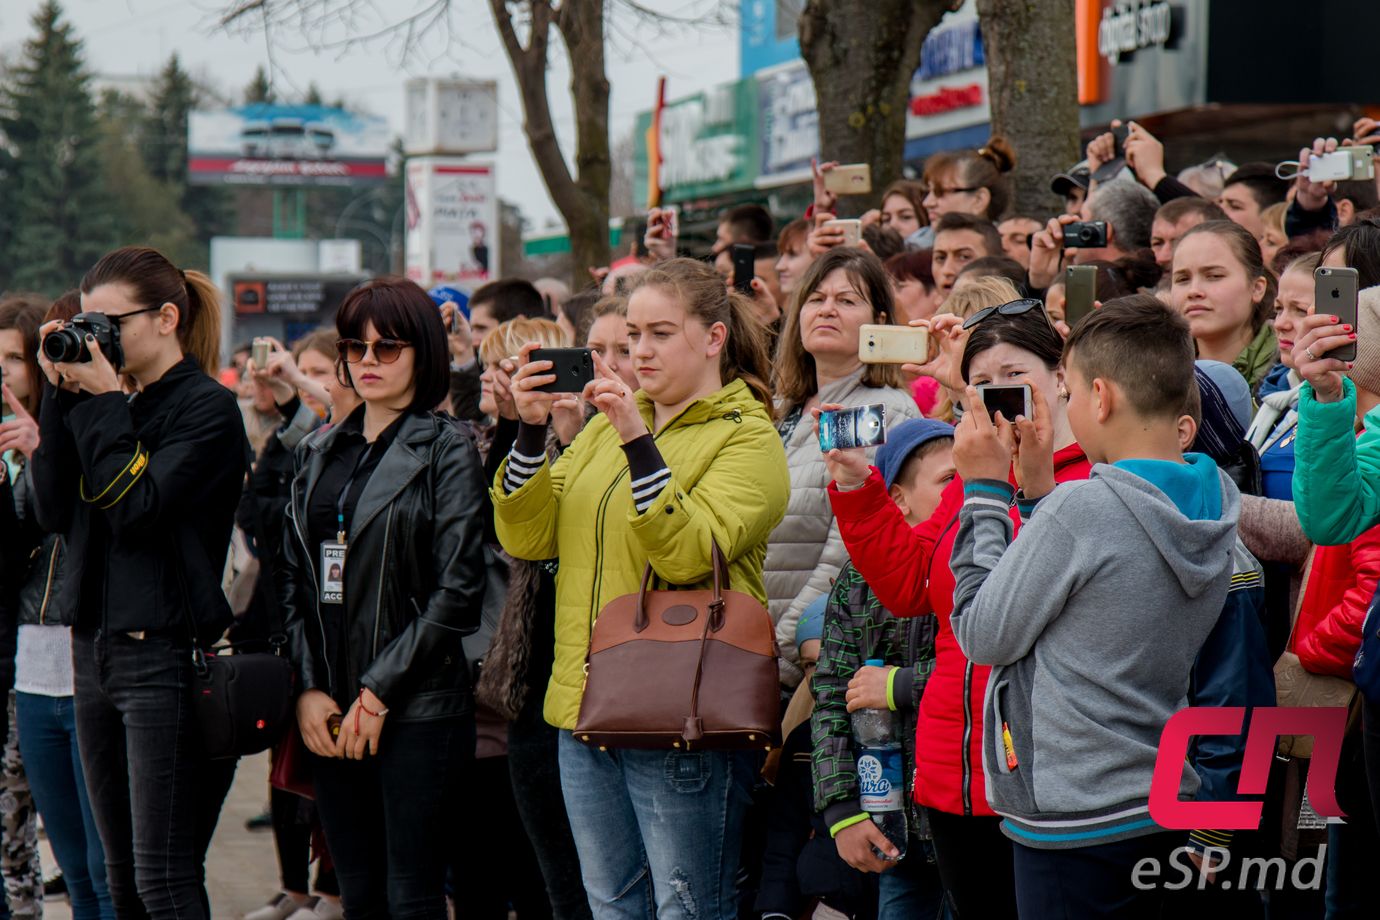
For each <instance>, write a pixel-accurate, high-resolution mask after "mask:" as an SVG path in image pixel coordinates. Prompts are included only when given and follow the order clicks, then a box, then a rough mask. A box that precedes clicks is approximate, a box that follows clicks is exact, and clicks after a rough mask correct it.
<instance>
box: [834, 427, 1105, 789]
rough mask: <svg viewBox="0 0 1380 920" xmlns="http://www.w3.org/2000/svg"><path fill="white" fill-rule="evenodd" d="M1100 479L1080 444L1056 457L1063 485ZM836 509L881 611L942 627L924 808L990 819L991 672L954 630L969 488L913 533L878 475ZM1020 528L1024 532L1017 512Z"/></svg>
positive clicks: (927, 706) (925, 744) (918, 768)
mask: <svg viewBox="0 0 1380 920" xmlns="http://www.w3.org/2000/svg"><path fill="white" fill-rule="evenodd" d="M1091 469H1092V465H1091V464H1090V463H1089V462H1088V458H1087V457H1086V456H1084V454H1083V450H1082V448H1080V447H1079V446H1078V445H1077V444H1071V445H1069V446H1068V447H1066V448H1064V449H1063V450H1060V451H1056V452H1055V454H1054V479H1055V481H1056V482H1067V481H1069V480H1076V479H1087V478H1088V473H1089V471H1090V470H1091ZM829 500H830V502H831V503H832V504H833V507H834V517H835V519H837V521H838V524H839V531H840V533H842V535H843V542H844V543H845V544H846V545H847V547H848V556H849V558H850V559H851V560H852V562H853V567H854V568H856V569H857V570H858V571H859V572H860V573H861V574H862V576H863V578H864V579H865V580H866V581H867V584H868V587H870V588H871V589H872V593H873V594H875V595H876V596H877V600H879V601H881V603H882V606H884V607H886V609H887V610H890V611H891V612H892V613H894V614H895V615H897V616H903V617H906V616H921V615H923V614H927V613H932V614H934V615H935V616H937V617H938V618H939V623H938V627H939V629H938V634H937V636H936V638H935V665H934V672H933V673H932V674H931V675H930V679H929V682H928V683H927V684H926V685H925V692H924V695H923V696H921V697H920V716H919V721H918V722H917V724H916V727H915V800H916V801H917V802H919V803H920V804H921V805H924V806H926V807H928V808H937V809H939V810H940V811H943V812H947V813H949V814H956V815H987V816H991V815H992V814H993V812H992V810H991V809H990V808H989V807H988V806H987V789H986V785H985V783H984V782H983V778H982V702H983V697H984V695H985V694H986V691H987V676H988V675H989V674H990V673H991V670H992V669H991V668H989V667H985V666H982V665H975V664H973V663H971V662H970V661H968V659H967V658H965V657H964V656H963V652H962V651H961V650H960V649H959V647H958V640H957V639H955V638H954V633H953V629H952V628H950V626H949V615H950V614H952V613H953V609H954V576H953V572H952V571H951V570H950V569H949V557H950V555H951V554H952V552H953V546H954V537H956V536H957V535H958V509H959V508H960V507H962V505H963V483H962V481H961V480H959V479H957V478H955V479H954V481H953V482H951V483H949V486H948V488H946V489H945V490H944V495H943V497H942V498H941V499H940V501H939V507H938V508H937V509H935V512H934V514H932V515H931V516H930V518H929V520H927V521H925V522H924V523H923V524H920V525H919V526H917V527H916V528H915V529H914V530H912V529H911V528H910V527H909V526H907V524H906V522H905V518H904V517H902V515H901V511H900V509H899V508H897V507H896V504H895V503H894V502H893V501H892V500H891V497H890V496H888V495H887V491H886V489H885V487H884V486H883V484H882V478H881V475H880V474H879V473H878V472H877V471H876V470H875V469H874V470H873V471H872V475H871V476H870V477H869V478H868V480H867V482H866V483H865V484H864V485H863V486H861V487H860V488H858V489H854V490H853V491H851V492H841V491H839V489H838V488H837V487H836V486H835V485H834V484H833V483H830V484H829ZM1011 520H1012V521H1013V522H1014V523H1015V525H1016V526H1017V527H1019V526H1020V518H1019V517H1018V515H1017V514H1016V511H1015V509H1012V511H1011Z"/></svg>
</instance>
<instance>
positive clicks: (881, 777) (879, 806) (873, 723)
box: [852, 658, 910, 860]
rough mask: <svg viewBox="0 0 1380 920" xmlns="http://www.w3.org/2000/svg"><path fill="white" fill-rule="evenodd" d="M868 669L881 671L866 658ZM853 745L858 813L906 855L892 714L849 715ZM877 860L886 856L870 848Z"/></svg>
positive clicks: (872, 711)
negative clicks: (856, 776)
mask: <svg viewBox="0 0 1380 920" xmlns="http://www.w3.org/2000/svg"><path fill="white" fill-rule="evenodd" d="M867 664H868V665H869V666H871V667H878V668H881V667H885V666H886V663H885V662H883V661H882V660H881V659H878V658H870V659H868V661H867ZM852 718H853V742H854V744H855V745H856V746H857V749H858V793H859V797H860V798H861V799H862V809H863V811H865V812H867V813H868V815H870V816H871V818H872V822H873V823H874V824H876V825H877V826H878V827H879V828H881V829H882V833H883V834H886V836H887V839H888V840H890V841H891V843H892V845H893V846H894V847H896V849H897V850H899V851H900V853H899V855H898V856H897V857H896V859H897V860H900V859H901V858H902V857H904V856H905V855H906V841H907V840H908V839H909V836H910V834H909V830H908V828H907V826H906V805H905V789H906V787H905V784H904V783H903V782H902V781H901V774H902V767H901V764H902V746H901V724H900V721H899V720H898V719H897V718H896V713H894V712H892V711H891V710H889V709H859V710H856V711H855V712H854V713H853V717H852ZM872 849H873V851H875V852H876V853H877V855H878V856H881V857H882V858H884V859H886V858H888V857H887V856H886V854H884V853H882V852H881V851H880V850H878V849H877V848H876V847H873V848H872Z"/></svg>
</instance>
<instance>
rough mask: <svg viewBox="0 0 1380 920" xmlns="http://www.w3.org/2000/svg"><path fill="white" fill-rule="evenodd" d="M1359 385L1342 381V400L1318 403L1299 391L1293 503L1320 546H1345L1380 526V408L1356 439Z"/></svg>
mask: <svg viewBox="0 0 1380 920" xmlns="http://www.w3.org/2000/svg"><path fill="white" fill-rule="evenodd" d="M1355 432H1356V386H1355V385H1354V384H1353V383H1352V382H1351V381H1350V380H1348V379H1346V378H1343V379H1342V398H1341V399H1339V400H1337V401H1336V402H1332V403H1323V402H1318V400H1317V398H1316V397H1314V395H1313V386H1312V385H1311V384H1309V383H1304V385H1303V386H1302V387H1301V388H1300V389H1299V427H1298V437H1297V439H1296V440H1295V441H1294V506H1295V509H1296V510H1297V512H1298V516H1299V523H1300V524H1302V525H1303V532H1304V533H1305V534H1306V535H1307V536H1308V539H1310V540H1312V541H1313V542H1314V543H1316V544H1318V545H1319V546H1340V545H1341V544H1344V543H1350V542H1351V541H1352V540H1355V539H1356V538H1357V537H1359V536H1360V535H1361V534H1363V533H1364V532H1366V531H1367V530H1369V529H1370V528H1372V527H1374V526H1375V525H1376V524H1380V407H1376V408H1375V409H1372V410H1371V411H1370V412H1368V413H1366V417H1365V431H1363V432H1362V433H1361V436H1360V437H1359V438H1357V437H1356V436H1355Z"/></svg>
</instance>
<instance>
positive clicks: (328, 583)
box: [320, 444, 371, 604]
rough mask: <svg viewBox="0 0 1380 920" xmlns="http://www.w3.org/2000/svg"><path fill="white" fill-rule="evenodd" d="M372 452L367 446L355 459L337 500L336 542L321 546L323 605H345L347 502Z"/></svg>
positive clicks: (327, 542) (328, 542)
mask: <svg viewBox="0 0 1380 920" xmlns="http://www.w3.org/2000/svg"><path fill="white" fill-rule="evenodd" d="M370 450H371V445H368V444H366V445H365V446H364V450H363V451H361V452H360V455H359V456H358V457H356V458H355V465H354V469H352V470H350V477H349V478H348V479H346V480H345V484H344V485H343V486H341V488H340V495H339V496H338V497H337V498H336V500H335V522H336V532H335V542H331V541H329V540H327V541H324V542H322V544H321V569H320V571H321V602H322V603H323V604H343V603H345V551H346V549H347V547H346V537H347V532H346V528H345V502H346V500H347V499H348V498H349V496H350V490H351V489H352V488H353V487H354V484H355V479H356V477H358V476H359V471H360V468H361V467H363V466H364V461H365V460H366V459H367V458H368V456H369V451H370Z"/></svg>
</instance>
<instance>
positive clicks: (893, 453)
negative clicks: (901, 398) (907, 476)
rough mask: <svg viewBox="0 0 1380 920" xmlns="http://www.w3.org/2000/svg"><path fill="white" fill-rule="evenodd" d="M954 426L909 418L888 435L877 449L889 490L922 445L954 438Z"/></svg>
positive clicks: (892, 429) (924, 419) (935, 420)
mask: <svg viewBox="0 0 1380 920" xmlns="http://www.w3.org/2000/svg"><path fill="white" fill-rule="evenodd" d="M953 436H954V426H953V425H950V424H948V423H947V422H941V421H939V420H937V419H932V418H908V419H906V420H905V421H904V422H902V423H901V424H899V425H897V426H896V427H895V428H891V429H889V430H888V431H887V433H886V443H885V444H883V445H882V446H881V447H878V448H877V469H879V470H881V472H882V481H883V482H885V483H886V487H887V488H888V489H890V488H891V485H892V483H894V482H895V481H896V477H897V476H899V475H900V474H901V467H903V466H905V464H906V458H907V457H909V456H910V455H911V454H912V453H914V452H915V449H916V448H917V447H919V446H920V445H922V444H927V443H929V442H930V441H933V440H934V439H935V438H952V437H953Z"/></svg>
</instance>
